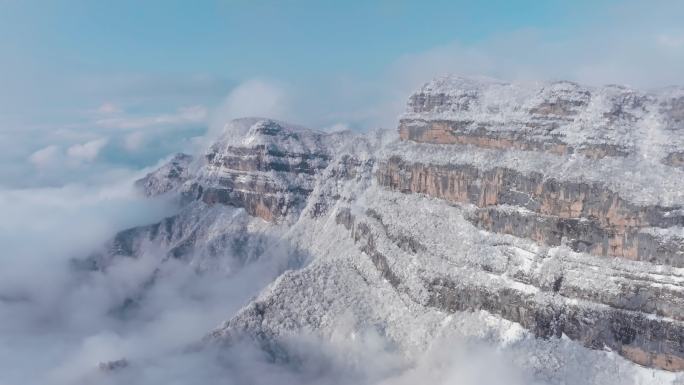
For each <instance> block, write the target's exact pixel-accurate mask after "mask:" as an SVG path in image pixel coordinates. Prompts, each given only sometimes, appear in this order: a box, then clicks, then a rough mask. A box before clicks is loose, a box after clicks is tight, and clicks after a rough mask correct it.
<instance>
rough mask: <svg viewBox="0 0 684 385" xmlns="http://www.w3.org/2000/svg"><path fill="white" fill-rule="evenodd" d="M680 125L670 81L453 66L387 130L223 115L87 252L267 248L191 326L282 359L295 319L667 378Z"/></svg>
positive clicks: (680, 350)
mask: <svg viewBox="0 0 684 385" xmlns="http://www.w3.org/2000/svg"><path fill="white" fill-rule="evenodd" d="M682 134H684V90H683V89H679V88H670V89H665V90H659V91H654V92H642V91H639V90H633V89H629V88H625V87H621V86H606V87H602V88H592V87H584V86H581V85H578V84H575V83H571V82H554V83H539V84H512V83H506V82H501V81H497V80H492V79H479V78H460V77H446V78H439V79H436V80H434V81H432V82H430V83H428V84H426V85H425V86H423V87H422V88H421V89H420V90H418V91H417V92H416V93H414V94H413V95H411V97H410V98H409V102H408V105H407V111H406V113H405V114H404V115H403V116H402V117H401V118H400V122H399V127H398V133H397V131H396V130H378V131H371V132H368V133H364V134H359V133H353V132H336V133H325V132H319V131H315V130H309V129H305V128H302V127H298V126H293V125H290V124H287V123H284V122H280V121H276V120H271V119H259V118H250V119H240V120H236V121H232V122H230V123H228V124H227V125H226V128H225V131H224V133H223V134H222V136H221V137H220V138H218V139H217V140H216V141H215V142H214V143H213V144H212V145H211V146H210V147H209V148H208V149H207V150H206V152H205V153H203V154H198V155H196V156H194V157H191V156H189V155H178V156H176V157H174V158H173V159H172V160H171V161H170V162H169V163H168V164H167V165H165V166H163V167H161V168H160V169H159V170H157V171H155V172H153V173H151V174H149V175H148V176H147V177H145V178H144V179H142V180H141V181H139V182H138V186H139V187H140V188H141V190H142V191H143V192H144V193H145V194H146V195H148V196H150V197H151V199H154V197H155V196H157V195H160V194H165V195H172V196H175V197H177V198H178V201H179V207H180V208H179V211H178V213H177V214H176V215H175V216H172V217H169V218H166V219H164V220H163V221H161V222H159V223H156V224H152V225H148V226H143V227H137V228H133V229H129V230H126V231H123V232H121V233H119V234H117V235H116V236H115V237H114V238H113V240H112V241H111V242H110V243H109V244H108V245H107V247H106V248H105V249H104V250H102V251H100V252H98V253H96V254H94V255H93V256H91V257H90V259H89V262H90V264H89V265H90V266H91V267H92V268H96V269H103V270H106V269H107V267H108V265H109V264H110V263H111V261H112V260H113V259H115V258H124V257H140V256H141V255H142V254H144V253H146V252H149V250H154V251H155V255H159V263H160V264H163V263H165V261H166V260H168V259H175V260H181V261H184V262H186V263H188V264H190V265H192V266H194V267H196V269H197V270H198V271H199V272H201V271H206V270H221V271H225V272H227V273H229V274H239V273H240V269H241V268H242V267H244V266H245V265H248V264H250V263H252V262H253V261H256V260H272V261H273V262H274V263H273V269H274V270H273V276H274V277H277V278H275V280H274V281H273V282H272V283H271V284H270V285H269V286H268V287H267V288H266V289H265V290H264V291H263V292H261V294H260V295H259V296H258V297H257V298H254V299H253V300H252V301H251V302H250V303H249V304H247V305H246V306H245V307H244V308H242V310H241V311H239V312H238V314H236V315H235V316H234V317H232V318H231V319H228V320H226V322H225V323H223V324H222V325H220V326H218V327H217V328H216V329H215V330H213V331H208V334H207V336H206V338H205V339H204V340H203V341H201V342H198V347H199V348H206V347H207V346H223V345H230V344H233V343H236V341H239V340H241V339H243V338H248V339H251V340H253V341H256V342H257V343H258V344H259V346H261V347H262V348H263V349H264V350H265V351H267V352H269V354H271V355H273V357H274V359H283V360H287V359H288V358H291V357H292V356H293V355H296V354H297V353H296V352H294V351H291V349H289V345H288V339H289V338H290V337H292V336H294V335H299V334H302V333H306V334H312V335H315V336H317V337H318V338H323V339H327V340H335V339H346V338H354V336H358V335H362V334H363V333H366V332H368V331H372V332H373V333H375V334H377V335H380V336H381V337H382V339H383V341H385V343H387V344H389V346H392V349H396V350H397V351H399V352H401V353H402V354H403V355H404V356H406V357H407V359H412V358H417V357H420V355H421V354H424V353H425V352H426V351H428V350H429V349H430V348H431V346H433V345H434V344H435V343H436V342H437V341H440V340H442V339H444V338H446V336H449V335H456V334H457V335H459V336H462V337H465V338H479V339H486V340H488V341H490V342H492V343H494V344H495V345H497V346H500V347H504V348H505V349H508V350H510V351H512V352H514V353H515V354H514V356H515V357H517V358H516V360H517V361H518V362H517V363H518V364H519V365H520V366H522V367H525V368H528V369H530V370H531V371H532V372H534V373H536V376H538V378H539V379H543V380H544V381H549V382H551V383H560V382H561V381H563V379H564V378H567V377H568V376H569V375H572V376H573V377H574V378H576V379H578V381H579V382H580V383H602V384H610V383H630V382H631V380H630V379H633V378H636V377H635V376H637V377H638V376H641V375H643V374H644V373H647V374H648V376H650V377H649V378H651V379H652V380H653V381H655V383H663V382H668V381H675V379H677V378H679V379H681V377H679V375H678V374H677V372H679V371H682V370H684V230H683V227H682V226H684V210H683V209H682V207H683V205H684V166H683V165H684V135H682ZM159 251H161V252H159ZM518 353H520V354H518ZM615 353H617V354H618V355H620V356H621V357H623V358H621V357H617V356H616V355H615ZM647 368H650V369H647Z"/></svg>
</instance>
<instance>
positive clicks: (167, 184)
mask: <svg viewBox="0 0 684 385" xmlns="http://www.w3.org/2000/svg"><path fill="white" fill-rule="evenodd" d="M192 159H193V158H192V156H191V155H188V154H182V153H181V154H176V155H174V156H173V158H171V160H169V161H168V162H167V163H166V164H164V165H163V166H161V167H160V168H158V169H157V170H155V171H154V172H151V173H149V174H147V175H146V176H145V177H144V178H142V179H139V180H137V181H136V182H135V186H136V187H137V188H138V189H140V190H141V191H142V192H143V194H145V195H146V196H148V197H153V196H157V195H161V194H164V193H167V192H169V191H172V190H175V189H177V188H178V187H179V186H181V185H182V184H183V183H185V181H187V180H188V179H189V178H190V173H189V170H188V167H189V166H190V163H191V162H192Z"/></svg>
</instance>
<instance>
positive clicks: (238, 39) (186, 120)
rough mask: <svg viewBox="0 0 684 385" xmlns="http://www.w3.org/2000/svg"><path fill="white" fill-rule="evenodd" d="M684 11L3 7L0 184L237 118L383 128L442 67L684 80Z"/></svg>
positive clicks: (100, 165)
mask: <svg viewBox="0 0 684 385" xmlns="http://www.w3.org/2000/svg"><path fill="white" fill-rule="evenodd" d="M682 14H684V4H682V2H680V1H667V0H663V1H661V0H656V1H648V2H645V1H636V0H623V1H618V0H605V1H584V0H578V1H555V0H549V1H528V0H520V1H503V0H493V1H442V0H435V1H401V0H397V1H389V0H385V1H265V0H254V1H246V0H233V1H231V0H223V1H218V0H217V1H192V2H190V1H177V0H166V1H133V0H123V1H85V0H72V1H62V0H45V1H32V0H21V1H20V0H0V52H2V57H1V59H2V60H0V139H1V141H0V146H1V147H2V148H0V162H2V164H5V166H4V167H0V186H40V185H58V184H61V183H69V182H73V181H78V180H84V178H85V179H88V178H96V177H102V178H105V177H107V175H109V174H108V173H110V172H115V173H116V172H126V171H127V170H132V169H139V168H140V167H143V166H146V165H150V164H153V163H154V162H156V161H157V160H159V159H160V158H161V157H163V156H165V155H166V154H167V153H170V152H173V151H178V150H188V149H192V148H193V146H196V145H197V143H196V142H197V141H196V140H195V139H193V138H196V137H198V136H201V135H203V134H204V133H205V131H206V130H207V127H212V126H215V127H220V126H221V124H222V122H223V121H225V120H226V119H230V118H233V117H237V116H240V115H253V114H258V115H269V116H274V117H277V118H282V119H287V120H293V121H295V122H297V123H302V124H305V125H309V126H313V127H318V128H329V127H350V128H353V129H368V128H371V127H377V126H382V127H386V128H391V127H393V125H394V124H395V122H396V117H397V115H398V114H399V113H400V112H401V109H402V107H403V103H404V101H405V100H406V97H407V96H408V94H409V93H410V92H411V90H412V89H415V87H417V86H418V85H419V84H420V83H422V82H425V81H427V80H429V79H430V78H431V77H434V76H437V75H441V74H443V73H445V72H449V73H457V74H464V75H487V76H494V77H500V78H504V79H510V80H516V79H527V80H529V79H539V80H544V79H555V78H564V79H570V80H577V81H580V82H584V83H589V84H599V83H626V84H631V85H634V86H637V87H656V86H663V85H667V84H682V83H684V73H683V71H681V68H684V29H683V27H682V26H681V25H682V24H681V15H682ZM41 151H42V152H41ZM7 165H9V166H7ZM27 174H30V175H29V176H27Z"/></svg>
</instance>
